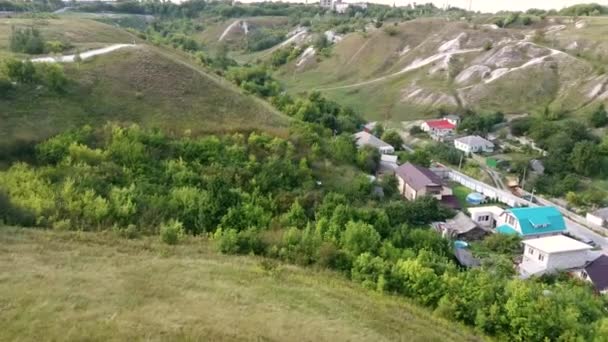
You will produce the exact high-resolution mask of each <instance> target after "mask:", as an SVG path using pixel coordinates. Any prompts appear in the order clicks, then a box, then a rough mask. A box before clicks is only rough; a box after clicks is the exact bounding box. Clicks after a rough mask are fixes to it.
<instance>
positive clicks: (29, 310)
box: [0, 227, 481, 342]
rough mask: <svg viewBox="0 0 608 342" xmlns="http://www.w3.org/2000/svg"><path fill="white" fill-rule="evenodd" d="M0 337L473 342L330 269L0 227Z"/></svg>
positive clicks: (197, 244) (200, 246)
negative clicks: (1, 323)
mask: <svg viewBox="0 0 608 342" xmlns="http://www.w3.org/2000/svg"><path fill="white" fill-rule="evenodd" d="M0 246H1V247H0V251H1V252H0V292H1V293H2V294H3V295H2V298H1V299H0V305H2V308H3V309H2V310H1V311H0V319H1V320H2V322H4V323H3V328H2V329H1V330H0V339H2V340H15V339H19V340H21V341H30V340H39V339H41V338H42V339H45V340H82V339H86V340H92V341H95V340H133V339H148V340H171V341H179V340H199V339H200V340H213V341H250V340H255V341H303V340H306V341H322V340H332V341H370V340H371V341H395V340H407V341H425V342H426V341H474V340H481V338H479V337H475V336H474V335H472V334H470V333H469V332H467V329H465V328H462V327H460V326H458V325H455V324H452V323H447V322H445V321H442V320H438V319H436V318H434V317H433V316H431V315H430V314H429V313H428V312H426V311H425V310H423V309H419V308H417V307H415V306H413V305H410V304H409V303H407V302H405V301H403V300H401V299H399V298H394V297H390V296H384V295H379V294H376V293H372V292H368V291H365V290H363V289H362V288H360V287H358V286H356V285H353V284H352V283H350V282H349V281H347V280H346V279H342V278H341V277H339V276H337V275H334V274H332V273H331V272H321V271H319V272H311V270H310V269H308V270H307V269H301V268H299V267H295V266H288V265H282V264H274V263H273V262H269V261H265V260H264V259H261V258H255V257H232V256H224V255H219V254H216V253H215V252H213V250H212V249H211V248H210V247H211V246H210V245H209V243H208V242H207V241H205V240H203V239H195V238H192V239H190V240H189V241H188V242H186V243H185V244H182V245H180V246H178V247H167V246H166V245H163V244H161V243H160V242H157V240H156V239H152V238H149V239H142V240H124V239H119V238H116V237H114V236H112V235H110V234H100V233H80V234H79V233H62V232H51V231H40V230H30V229H14V228H6V227H5V228H0Z"/></svg>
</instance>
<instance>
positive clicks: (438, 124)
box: [421, 119, 456, 132]
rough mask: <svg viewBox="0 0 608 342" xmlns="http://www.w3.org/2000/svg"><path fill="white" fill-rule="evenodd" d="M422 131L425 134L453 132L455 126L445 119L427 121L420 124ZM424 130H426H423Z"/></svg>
mask: <svg viewBox="0 0 608 342" xmlns="http://www.w3.org/2000/svg"><path fill="white" fill-rule="evenodd" d="M421 128H422V130H423V131H425V132H429V131H440V130H443V131H453V130H454V129H456V125H454V124H453V123H451V122H450V121H448V120H447V119H438V120H428V121H425V122H424V123H423V124H422V127H421ZM425 128H426V129H425Z"/></svg>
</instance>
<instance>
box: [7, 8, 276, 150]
mask: <svg viewBox="0 0 608 342" xmlns="http://www.w3.org/2000/svg"><path fill="white" fill-rule="evenodd" d="M38 21H39V20H31V19H0V32H2V34H0V50H3V49H4V51H5V52H6V50H5V49H6V48H7V44H8V32H10V28H9V26H11V25H13V24H18V25H26V24H33V25H34V26H35V27H37V28H39V29H40V30H41V32H42V34H43V35H44V36H45V37H48V38H49V39H51V38H54V34H55V33H58V32H64V33H65V34H64V39H66V40H67V41H69V42H71V43H73V44H75V45H76V46H78V47H83V46H90V47H93V46H108V45H109V44H113V43H131V42H133V40H135V41H136V42H137V43H138V46H137V47H136V48H125V49H122V50H117V51H115V52H112V53H110V54H106V55H103V56H97V57H95V58H94V59H91V60H87V61H84V62H82V63H79V64H64V65H63V67H64V69H65V73H66V75H67V77H68V79H69V80H70V83H69V85H68V87H67V89H66V91H65V92H63V93H61V94H55V93H53V92H49V91H46V90H45V89H39V88H36V87H19V88H18V89H16V90H14V91H11V92H10V93H9V94H4V95H3V96H0V121H1V122H2V125H0V144H3V145H4V144H7V145H11V144H14V143H15V142H19V141H25V142H28V141H39V140H42V139H45V138H47V137H49V136H51V135H53V134H56V133H58V132H60V131H63V130H65V129H67V128H73V127H80V126H82V125H84V124H90V125H101V124H104V123H106V122H108V121H117V122H126V123H129V122H135V123H139V124H141V125H143V126H146V127H160V128H163V129H164V130H166V131H173V132H179V133H182V132H184V131H186V130H189V131H191V132H192V133H197V132H223V131H233V130H251V129H256V130H264V131H272V132H275V133H277V134H284V132H285V127H286V126H287V122H288V118H287V117H286V116H285V115H283V114H281V113H279V112H278V111H276V110H275V109H274V108H272V106H270V105H269V104H268V103H266V102H264V101H262V100H260V99H258V98H256V97H254V96H251V95H247V94H244V93H243V91H242V90H241V89H239V88H237V87H235V86H234V85H233V84H232V83H230V82H229V81H226V80H223V79H221V78H219V77H217V76H214V75H212V74H210V73H208V72H207V71H206V70H205V69H203V68H202V67H201V66H200V65H198V64H197V63H196V62H194V61H192V60H191V59H190V58H189V57H187V56H186V55H184V54H182V53H180V52H177V51H172V50H169V49H165V48H162V47H154V46H151V45H147V44H145V42H143V41H140V40H137V39H136V38H133V37H132V36H131V35H130V34H129V33H128V32H126V31H123V30H120V29H118V28H115V27H113V26H110V25H107V24H103V23H100V22H96V21H93V20H86V19H79V18H75V17H72V16H70V17H66V18H62V19H49V20H44V21H43V23H39V22H38ZM3 27H4V29H3Z"/></svg>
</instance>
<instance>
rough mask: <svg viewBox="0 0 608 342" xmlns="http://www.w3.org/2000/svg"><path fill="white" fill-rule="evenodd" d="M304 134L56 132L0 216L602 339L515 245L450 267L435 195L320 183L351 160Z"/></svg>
mask: <svg viewBox="0 0 608 342" xmlns="http://www.w3.org/2000/svg"><path fill="white" fill-rule="evenodd" d="M311 125H313V124H303V123H301V124H294V127H293V128H292V134H291V135H290V138H289V139H287V140H285V139H280V138H277V137H272V136H269V135H265V134H260V133H249V134H235V135H229V136H201V137H189V136H183V137H170V136H167V135H165V134H163V133H162V132H161V131H158V130H144V129H142V128H139V127H137V126H130V127H121V126H117V125H112V124H108V125H107V126H106V127H103V128H101V129H97V130H94V129H92V128H90V127H83V128H82V129H79V130H75V131H70V132H66V133H64V134H60V135H58V136H56V137H53V138H51V139H49V140H47V141H45V142H43V143H41V144H39V145H38V146H37V147H36V158H35V161H34V162H33V163H32V164H26V163H23V162H19V163H14V164H13V165H12V166H11V167H10V168H9V169H7V170H6V171H3V172H1V173H0V184H2V186H1V188H2V195H1V197H0V199H1V200H0V203H1V204H0V217H1V218H2V221H4V222H5V223H8V224H17V225H24V226H41V227H52V228H54V229H60V230H113V231H115V232H116V233H117V234H120V235H122V236H124V237H126V238H136V237H137V236H139V235H141V234H146V235H149V234H159V236H160V237H161V239H162V240H163V241H165V242H167V243H169V244H175V243H179V241H180V239H182V238H184V237H185V236H187V235H191V234H195V235H200V234H208V235H209V236H210V237H211V238H212V239H213V240H214V241H215V242H216V244H217V246H218V248H219V250H220V251H222V252H224V253H239V254H249V253H255V254H259V255H264V256H267V257H271V258H278V259H281V260H283V261H286V262H291V263H297V264H301V265H311V266H312V265H316V266H318V267H327V268H332V269H335V270H337V271H339V272H343V273H344V274H345V275H346V276H348V277H350V278H351V279H352V280H353V281H356V282H359V283H361V284H362V285H363V286H365V287H367V288H370V289H373V290H376V291H381V292H387V293H394V294H399V295H403V296H406V297H409V298H411V299H412V300H414V301H416V302H418V303H420V304H422V305H425V306H428V307H430V308H432V309H434V310H435V312H436V314H437V315H440V316H442V317H446V318H449V319H455V320H457V321H460V322H464V323H466V324H468V325H471V326H474V327H476V328H477V329H479V331H481V332H484V333H486V334H489V335H494V336H497V337H499V338H501V339H506V340H520V341H539V340H543V339H544V338H549V339H550V340H569V339H582V340H593V339H594V338H595V340H596V341H601V338H603V337H602V336H605V332H606V329H607V328H608V319H607V318H606V317H605V312H604V310H605V305H606V303H605V300H604V299H602V298H599V297H596V296H595V295H594V294H593V292H592V291H591V289H590V288H588V287H587V286H584V285H582V284H578V283H576V282H575V281H572V280H569V279H567V278H560V277H558V278H553V277H550V278H543V279H536V280H528V281H522V280H518V279H514V278H513V277H514V270H513V268H512V266H511V260H510V254H509V252H508V251H509V250H511V249H513V248H515V250H517V249H518V247H517V246H518V245H519V241H517V239H511V238H509V237H504V236H500V235H496V236H493V237H492V238H490V239H486V240H484V242H482V245H481V246H480V248H481V249H482V250H484V251H485V255H487V257H486V259H485V262H484V266H483V267H481V268H479V269H475V270H472V271H466V270H463V269H460V268H459V267H458V266H457V265H456V264H455V262H454V261H453V260H452V258H451V247H450V242H449V241H448V240H444V239H443V238H441V237H440V236H439V235H438V234H436V233H435V232H434V231H432V230H430V229H429V228H428V223H429V222H431V221H433V220H439V219H444V218H446V217H449V216H450V215H452V214H451V213H450V211H449V210H446V209H443V208H442V207H441V206H440V205H439V203H438V202H437V201H436V200H434V199H431V198H424V199H420V200H417V201H414V202H404V201H403V200H401V199H400V198H399V197H398V195H397V194H396V191H395V184H394V181H391V179H387V180H383V181H381V183H380V184H379V185H375V184H373V183H370V181H369V179H368V178H367V177H366V176H364V175H363V174H361V176H360V177H356V178H355V179H352V180H351V181H350V182H348V184H350V186H348V187H344V186H340V187H334V188H331V185H325V182H328V183H329V182H330V178H331V177H329V178H327V176H326V177H319V176H318V175H317V172H318V167H319V165H325V166H327V164H330V165H332V166H331V167H336V168H338V167H339V166H340V165H349V164H351V165H352V163H354V162H346V161H340V160H335V158H334V157H333V156H334V154H336V151H342V153H344V154H345V155H346V154H347V153H349V152H347V151H350V153H351V155H352V158H353V160H354V158H355V156H356V153H357V152H356V149H355V146H354V143H353V142H352V141H351V140H350V139H349V138H348V136H343V137H337V138H333V137H332V134H331V133H330V131H329V130H327V129H322V128H321V127H320V126H318V125H316V126H311ZM318 132H322V133H318ZM333 177H336V176H333ZM375 186H381V187H382V188H383V190H384V194H385V196H384V197H377V196H376V195H375V194H376V192H375V191H373V189H374V187H375ZM538 313H542V315H539V314H538Z"/></svg>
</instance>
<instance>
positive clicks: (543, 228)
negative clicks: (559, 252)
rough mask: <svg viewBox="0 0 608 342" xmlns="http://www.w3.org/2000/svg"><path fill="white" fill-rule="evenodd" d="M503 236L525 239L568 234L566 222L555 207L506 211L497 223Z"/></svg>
mask: <svg viewBox="0 0 608 342" xmlns="http://www.w3.org/2000/svg"><path fill="white" fill-rule="evenodd" d="M496 224H497V227H496V231H497V232H499V233H501V234H516V235H519V236H521V237H522V238H524V239H534V238H539V237H543V236H550V235H560V234H562V233H564V232H566V222H565V221H564V217H563V216H562V213H560V211H559V210H557V208H555V207H533V208H511V209H507V210H505V212H503V213H502V214H501V215H500V216H499V218H498V222H497V223H496Z"/></svg>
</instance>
